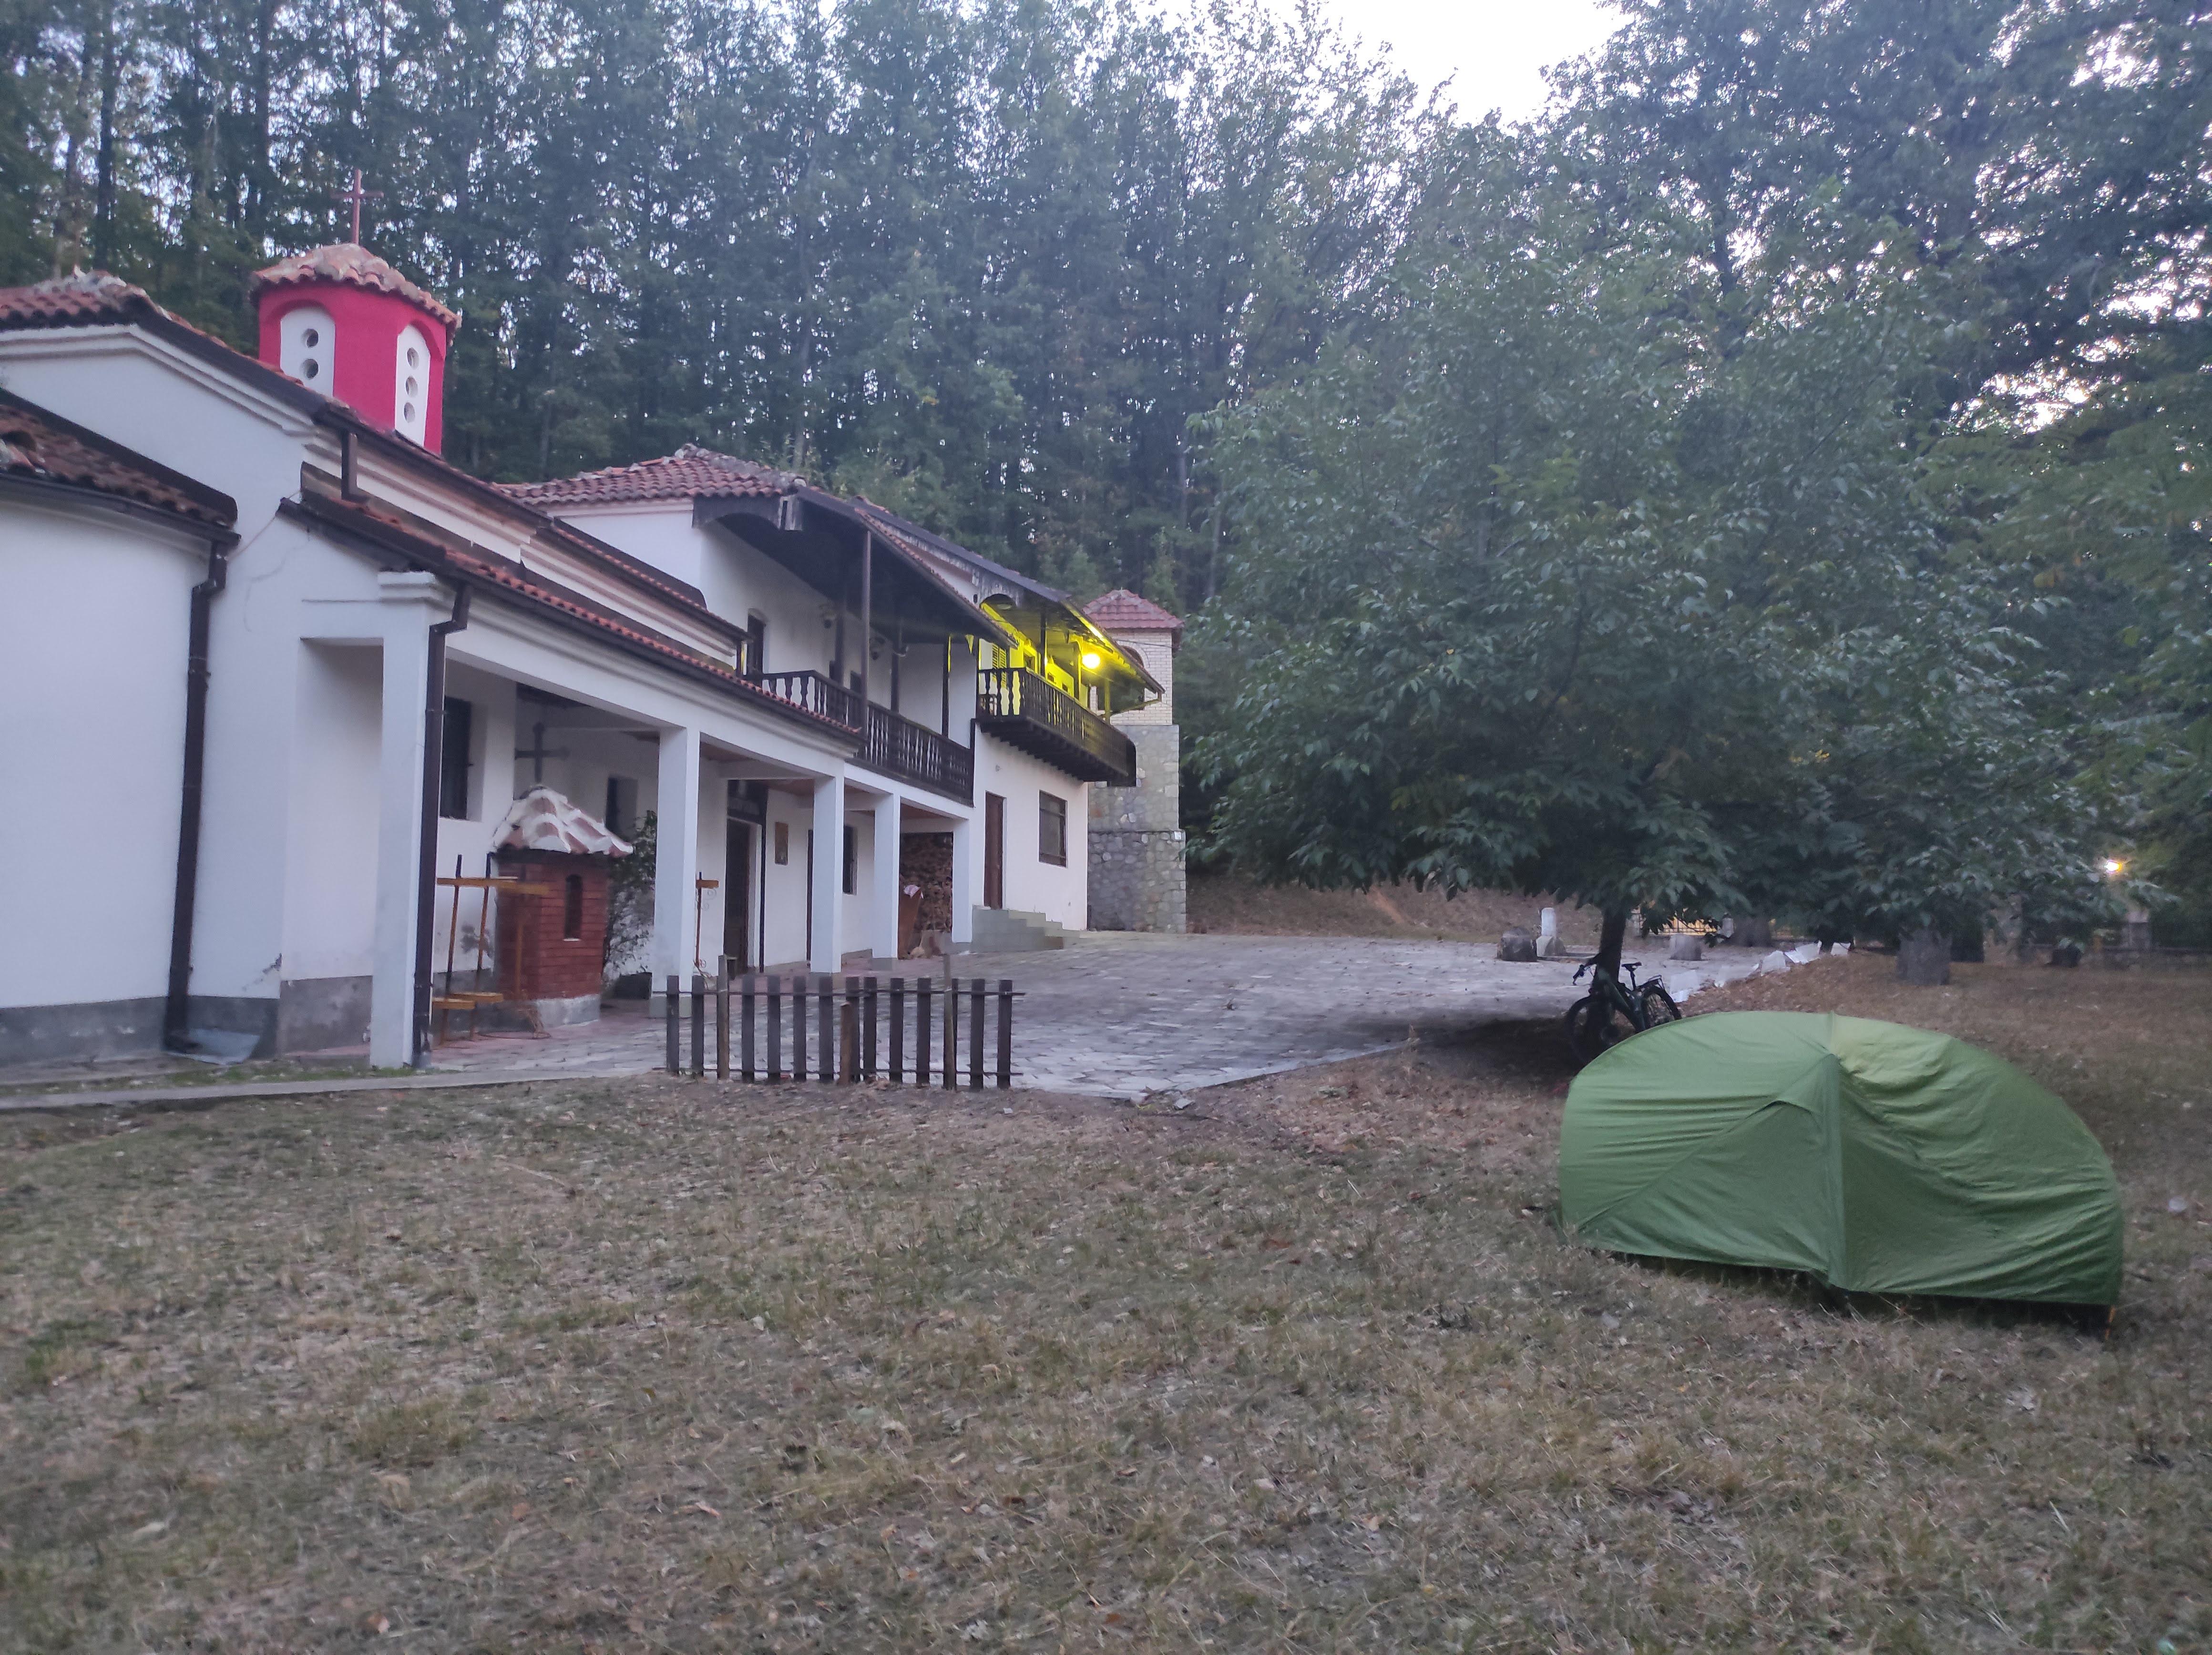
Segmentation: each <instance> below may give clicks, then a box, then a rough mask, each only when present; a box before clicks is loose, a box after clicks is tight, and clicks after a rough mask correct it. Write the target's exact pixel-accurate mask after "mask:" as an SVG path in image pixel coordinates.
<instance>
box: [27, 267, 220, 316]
mask: <svg viewBox="0 0 2212 1655" xmlns="http://www.w3.org/2000/svg"><path fill="white" fill-rule="evenodd" d="M168 315H169V313H168V312H167V311H165V310H163V309H162V308H161V306H159V305H157V304H155V302H154V301H153V300H152V299H150V298H149V297H148V296H147V294H146V290H145V289H144V288H134V287H132V286H131V284H130V283H129V282H125V280H123V278H122V277H120V276H110V275H108V273H107V272H106V271H105V270H78V271H77V272H76V273H75V274H74V275H71V276H57V277H55V278H54V279H53V280H52V281H51V282H37V283H35V284H33V286H31V287H27V288H0V327H71V326H77V325H81V324H86V323H92V322H121V321H128V320H131V319H133V318H139V317H146V316H163V317H168ZM169 319H170V320H172V321H174V320H175V319H176V318H173V317H169ZM179 325H183V324H179Z"/></svg>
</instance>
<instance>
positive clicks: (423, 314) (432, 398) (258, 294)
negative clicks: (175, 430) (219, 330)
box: [252, 241, 461, 453]
mask: <svg viewBox="0 0 2212 1655" xmlns="http://www.w3.org/2000/svg"><path fill="white" fill-rule="evenodd" d="M252 293H253V302H254V306H255V308H256V311H257V312H258V316H259V319H260V324H261V351H260V355H261V360H262V361H264V362H267V363H269V364H270V366H272V367H277V368H281V369H282V370H283V372H284V373H289V374H290V375H291V376H292V377H293V378H294V379H297V380H299V381H300V382H301V384H302V385H307V387H309V388H310V389H311V390H314V391H321V392H323V394H324V395H325V396H328V397H335V398H336V399H337V401H339V402H342V403H345V404H346V405H347V406H348V407H349V408H351V409H354V410H355V411H356V413H359V414H360V415H362V416H363V417H364V418H366V419H368V420H369V421H373V422H374V423H375V424H377V425H381V426H388V427H391V428H392V430H394V431H397V432H398V433H399V434H400V435H401V436H403V437H405V438H407V439H408V440H410V441H412V442H417V443H420V444H422V446H423V447H425V448H427V449H429V450H430V451H431V452H433V453H435V452H439V450H440V449H441V447H442V446H443V444H444V441H445V435H446V431H445V423H446V422H445V408H444V402H445V391H446V348H447V345H448V344H450V343H452V341H453V330H454V329H455V328H457V327H459V325H460V321H461V318H459V316H458V315H457V314H455V313H454V312H453V311H450V310H448V309H447V307H446V306H443V305H441V304H440V303H439V302H438V301H437V300H435V299H434V298H433V297H431V295H430V294H428V293H426V292H424V291H423V290H422V288H418V287H416V285H415V284H414V283H413V282H410V281H409V280H408V279H407V278H406V277H405V276H402V275H400V274H399V272H398V270H393V269H392V266H391V265H389V264H386V263H385V262H384V261H383V260H382V259H380V258H378V257H377V256H376V255H375V254H374V253H373V252H369V251H368V249H367V248H366V247H359V246H355V245H354V244H353V243H351V242H349V241H347V242H339V243H337V244H336V245H335V246H328V247H318V248H316V249H314V251H313V252H305V253H295V254H294V255H293V256H292V257H291V258H284V259H279V260H278V261H277V262H276V264H271V265H270V266H269V268H268V269H266V270H257V271H255V272H254V276H253V283H252Z"/></svg>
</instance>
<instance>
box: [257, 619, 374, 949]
mask: <svg viewBox="0 0 2212 1655" xmlns="http://www.w3.org/2000/svg"><path fill="white" fill-rule="evenodd" d="M297 647H298V649H299V652H300V662H299V669H298V675H297V676H296V678H295V700H294V706H295V711H296V713H297V721H296V723H295V725H294V728H293V737H294V739H293V752H292V766H291V797H290V800H289V805H288V808H287V809H286V811H285V813H284V815H283V818H282V819H283V821H285V822H286V823H287V824H288V825H289V843H288V846H287V851H286V854H285V856H284V857H283V859H282V861H280V862H279V863H278V864H276V865H277V867H278V868H279V869H281V870H282V871H283V880H284V886H285V894H284V942H283V967H282V977H283V979H284V980H286V981H292V982H297V981H301V980H311V979H319V978H326V977H365V976H367V975H368V973H369V971H370V969H371V967H372V966H373V964H374V934H375V926H376V877H375V876H376V830H377V755H378V752H379V750H380V747H381V743H382V712H383V707H382V694H383V683H384V673H383V664H384V663H383V656H382V653H381V652H380V651H378V650H375V649H371V648H366V647H362V646H341V645H329V644H301V645H299V646H297Z"/></svg>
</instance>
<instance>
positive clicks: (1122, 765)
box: [975, 667, 1137, 787]
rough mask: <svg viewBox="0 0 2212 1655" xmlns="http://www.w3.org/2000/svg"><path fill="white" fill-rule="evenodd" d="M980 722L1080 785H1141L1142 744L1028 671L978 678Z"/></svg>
mask: <svg viewBox="0 0 2212 1655" xmlns="http://www.w3.org/2000/svg"><path fill="white" fill-rule="evenodd" d="M975 722H976V723H977V724H978V725H980V726H981V728H983V729H985V730H987V731H990V732H991V734H993V735H994V736H996V737H998V738H999V739H1000V740H1001V741H1003V742H1006V743H1010V744H1012V746H1015V747H1018V748H1020V749H1022V751H1023V752H1024V753H1027V754H1030V755H1032V756H1034V757H1036V758H1040V759H1042V760H1043V761H1045V762H1046V763H1047V764H1049V765H1053V766H1054V767H1057V768H1059V769H1061V770H1065V771H1066V773H1068V774H1069V775H1071V776H1073V777H1074V778H1075V779H1077V780H1078V781H1103V782H1111V783H1112V784H1113V785H1115V786H1116V787H1129V786H1133V785H1135V783H1136V779H1137V748H1136V743H1133V742H1132V741H1131V740H1130V739H1129V738H1128V737H1127V736H1125V735H1123V734H1122V733H1121V731H1118V730H1116V729H1115V728H1114V726H1113V725H1112V724H1108V723H1107V722H1106V720H1105V719H1103V718H1100V717H1099V716H1098V715H1097V713H1095V712H1091V709H1090V708H1088V707H1086V706H1084V705H1083V703H1082V702H1080V701H1079V700H1076V699H1075V698H1074V697H1073V696H1072V695H1067V694H1062V693H1061V692H1060V691H1059V690H1057V689H1054V688H1053V687H1052V686H1051V685H1050V684H1048V683H1047V682H1045V681H1044V680H1043V679H1042V677H1040V676H1038V675H1037V674H1036V673H1034V672H1031V671H1030V670H1029V669H1028V668H1026V667H986V668H984V669H983V670H981V671H980V672H978V673H977V674H976V675H975Z"/></svg>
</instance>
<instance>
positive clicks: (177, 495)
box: [0, 391, 238, 530]
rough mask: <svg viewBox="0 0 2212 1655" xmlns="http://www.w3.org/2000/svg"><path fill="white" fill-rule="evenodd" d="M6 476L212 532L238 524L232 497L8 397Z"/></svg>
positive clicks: (3, 425)
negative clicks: (144, 509)
mask: <svg viewBox="0 0 2212 1655" xmlns="http://www.w3.org/2000/svg"><path fill="white" fill-rule="evenodd" d="M0 476H7V477H15V478H22V479H25V480H27V481H30V482H40V483H51V484H54V485H57V486H59V487H62V488H83V489H89V490H90V491H92V492H93V493H94V494H104V495H107V496H109V497H111V498H112V499H116V500H128V501H130V502H131V504H133V505H136V506H150V507H152V508H153V509H154V510H155V511H157V512H167V513H169V514H170V515H171V516H173V517H179V518H185V520H186V521H188V522H191V523H194V524H200V525H201V526H203V527H204V528H209V529H220V530H227V529H228V528H230V527H231V525H232V524H234V523H236V522H237V521H238V506H237V505H236V503H235V502H234V501H233V500H232V499H231V498H230V496H229V495H228V494H218V493H217V492H216V490H214V489H212V488H209V487H208V486H207V485H206V484H204V483H202V482H194V481H193V480H192V479H191V478H190V477H187V476H183V475H182V474H180V473H179V472H175V471H172V470H169V468H168V467H167V466H166V465H162V464H159V463H158V462H156V461H154V460H149V459H148V458H146V457H145V456H144V455H143V454H137V453H133V452H131V450H130V449H128V448H125V447H124V446H122V445H121V444H119V443H114V442H110V441H109V440H107V439H106V438H105V437H103V436H101V435H100V434H99V433H97V432H94V431H88V430H86V429H85V428H84V427H82V426H80V425H73V424H71V423H70V421H67V420H65V419H64V418H62V417H61V415H58V414H52V413H49V412H47V411H46V409H43V408H40V406H39V405H38V404H37V403H30V402H26V401H24V400H23V398H21V397H15V396H11V395H9V393H8V392H7V391H0Z"/></svg>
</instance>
